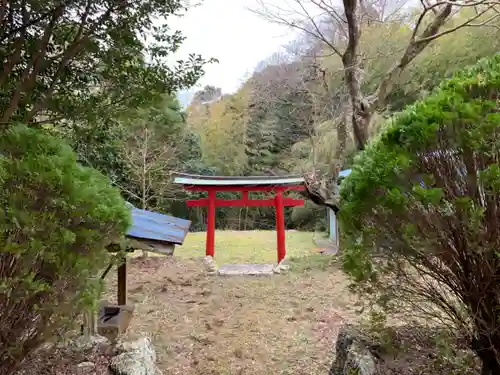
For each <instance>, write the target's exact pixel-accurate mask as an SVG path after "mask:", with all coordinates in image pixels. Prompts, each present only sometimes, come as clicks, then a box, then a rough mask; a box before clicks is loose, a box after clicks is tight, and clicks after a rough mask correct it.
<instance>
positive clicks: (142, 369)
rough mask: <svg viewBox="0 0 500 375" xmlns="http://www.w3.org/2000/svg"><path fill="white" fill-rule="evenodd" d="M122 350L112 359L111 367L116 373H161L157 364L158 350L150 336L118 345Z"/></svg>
mask: <svg viewBox="0 0 500 375" xmlns="http://www.w3.org/2000/svg"><path fill="white" fill-rule="evenodd" d="M117 349H118V350H119V351H120V352H121V354H118V355H117V356H116V357H113V358H112V359H111V363H110V365H109V369H110V370H111V373H112V374H114V375H161V371H160V370H159V369H158V367H157V366H156V352H155V348H154V346H153V343H152V342H151V339H150V338H148V337H143V338H141V339H139V340H137V341H133V342H123V343H120V344H118V345H117Z"/></svg>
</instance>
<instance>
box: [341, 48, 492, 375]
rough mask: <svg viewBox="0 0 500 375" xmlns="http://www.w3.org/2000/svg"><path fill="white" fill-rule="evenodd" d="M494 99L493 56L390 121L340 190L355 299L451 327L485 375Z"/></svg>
mask: <svg viewBox="0 0 500 375" xmlns="http://www.w3.org/2000/svg"><path fill="white" fill-rule="evenodd" d="M499 100H500V55H496V56H493V57H492V58H489V59H484V60H481V61H480V62H478V64H477V65H475V66H474V67H472V68H470V69H467V70H465V71H462V72H460V73H458V74H456V75H455V76H454V77H452V78H451V79H450V80H447V81H445V82H444V83H443V84H441V86H440V87H438V88H437V89H436V90H435V91H434V92H433V93H432V94H431V95H430V96H429V97H427V98H426V99H424V100H422V101H420V102H417V103H415V104H414V105H412V106H410V107H408V108H407V109H406V110H405V111H403V112H402V113H400V114H398V115H396V116H394V118H393V119H392V120H391V121H390V123H389V124H387V127H386V129H385V130H384V131H383V133H382V134H381V135H380V136H379V137H378V138H377V139H376V140H374V141H373V142H372V143H371V144H370V145H369V147H368V148H367V150H366V151H365V152H364V153H362V154H361V155H360V156H359V157H357V158H356V160H355V165H354V166H353V168H352V169H353V171H352V173H351V175H350V176H349V177H348V178H347V179H346V180H345V182H344V183H343V185H342V188H341V198H342V209H341V212H340V221H341V224H342V229H343V244H344V251H343V267H344V269H345V270H346V271H347V272H348V273H349V274H350V275H351V276H352V278H353V280H354V281H355V284H354V285H355V286H356V287H357V288H358V291H364V292H368V293H369V294H370V295H371V296H372V297H373V298H375V299H376V300H377V301H378V303H379V304H381V305H383V306H384V307H385V308H386V309H389V310H390V309H392V310H393V311H394V310H398V311H399V312H404V313H406V316H407V317H408V316H415V315H416V314H417V313H425V314H427V316H430V317H433V318H436V319H438V320H441V321H443V320H447V323H452V324H453V326H454V327H455V328H456V329H460V330H461V331H463V332H465V333H466V334H468V335H469V337H470V339H471V348H472V349H473V350H474V351H475V352H476V353H477V354H478V356H479V357H480V358H481V359H482V361H483V367H484V371H485V372H484V373H485V374H486V373H491V374H493V373H496V374H498V373H500V355H499V354H496V353H500V319H499V318H500V259H499V252H498V250H499V249H500V235H499V234H500V195H499V193H500V166H499V161H500V104H499V103H500V102H499ZM408 314H409V315H408Z"/></svg>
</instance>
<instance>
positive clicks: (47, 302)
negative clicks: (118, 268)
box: [0, 126, 130, 374]
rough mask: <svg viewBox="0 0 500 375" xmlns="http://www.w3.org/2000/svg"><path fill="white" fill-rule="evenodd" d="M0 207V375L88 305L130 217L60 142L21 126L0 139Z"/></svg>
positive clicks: (104, 182)
mask: <svg viewBox="0 0 500 375" xmlns="http://www.w3.org/2000/svg"><path fill="white" fill-rule="evenodd" d="M0 207H2V209H1V211H0V233H1V236H0V332H1V334H0V373H1V374H11V373H13V372H14V371H15V369H16V368H17V366H18V365H19V364H20V363H21V362H22V361H23V359H24V358H25V357H26V356H27V355H29V354H30V353H31V352H32V351H33V350H34V349H36V348H37V347H39V345H40V344H41V343H43V342H45V341H46V340H48V339H50V338H51V337H52V336H53V335H55V334H56V333H58V332H59V331H60V330H63V329H64V328H65V327H66V326H67V324H68V323H69V322H71V320H72V319H74V318H75V317H76V315H77V314H78V313H80V312H81V310H82V308H84V307H86V306H88V304H89V303H92V302H93V298H94V296H95V292H96V290H97V286H98V285H97V283H96V281H95V279H96V276H97V271H98V270H99V269H101V268H103V266H105V265H106V263H105V262H106V259H107V253H106V250H105V246H106V245H107V244H108V243H109V242H110V241H113V240H117V239H119V238H120V237H121V236H122V235H123V233H124V231H126V229H127V227H128V225H129V223H130V212H129V210H128V209H127V207H126V206H125V202H124V201H123V199H122V198H121V196H120V193H119V191H118V190H116V189H115V188H113V187H111V185H110V183H109V181H108V180H107V179H106V178H105V177H104V176H103V175H101V174H100V173H99V172H97V171H95V170H93V169H90V168H85V167H82V166H81V165H79V164H78V163H77V162H76V157H75V154H74V153H73V151H72V150H71V149H70V148H69V147H68V146H67V145H65V144H64V143H63V142H62V141H61V140H59V139H57V138H54V137H52V136H49V135H47V134H45V133H44V132H43V131H41V130H33V129H28V128H26V127H24V126H18V127H14V128H13V129H11V130H8V131H7V132H5V133H4V134H2V135H1V136H0Z"/></svg>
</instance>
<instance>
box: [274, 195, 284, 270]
mask: <svg viewBox="0 0 500 375" xmlns="http://www.w3.org/2000/svg"><path fill="white" fill-rule="evenodd" d="M274 201H275V208H276V238H277V244H278V263H280V262H281V261H282V260H283V259H284V258H285V256H286V248H285V210H284V207H283V194H282V193H281V192H277V193H276V195H275V197H274Z"/></svg>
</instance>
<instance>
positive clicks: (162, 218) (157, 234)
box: [97, 204, 191, 337]
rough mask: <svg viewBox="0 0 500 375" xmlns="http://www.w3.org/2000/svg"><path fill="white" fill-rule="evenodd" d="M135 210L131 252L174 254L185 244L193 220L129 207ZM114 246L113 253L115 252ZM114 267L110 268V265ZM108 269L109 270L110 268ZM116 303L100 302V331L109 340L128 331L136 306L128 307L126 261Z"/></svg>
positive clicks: (122, 264)
mask: <svg viewBox="0 0 500 375" xmlns="http://www.w3.org/2000/svg"><path fill="white" fill-rule="evenodd" d="M128 206H129V207H130V209H131V211H132V225H131V227H130V229H129V230H128V232H127V233H126V237H127V239H128V240H129V243H128V245H129V247H128V248H127V249H126V250H127V251H128V252H133V251H135V250H146V251H151V252H155V253H160V254H163V255H173V253H174V248H175V245H182V244H183V243H184V239H185V238H186V236H187V233H188V231H189V227H190V226H191V221H189V220H185V219H180V218H177V217H173V216H170V215H165V214H160V213H157V212H152V211H147V210H141V209H139V208H136V207H134V206H133V205H131V204H128ZM117 250H118V249H117V248H116V247H114V246H111V247H109V251H110V252H116V251H117ZM110 267H111V266H110ZM108 270H109V268H108ZM117 281H118V283H117V284H118V288H117V289H118V290H117V303H116V304H112V303H109V302H108V301H101V304H100V309H99V320H98V322H97V330H98V332H99V334H101V335H103V336H107V337H110V336H111V337H116V335H117V334H121V333H123V332H125V330H126V329H127V327H128V325H129V323H130V320H131V319H132V314H133V307H132V306H128V305H127V260H126V259H123V260H122V262H121V263H120V265H119V266H118V280H117Z"/></svg>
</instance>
